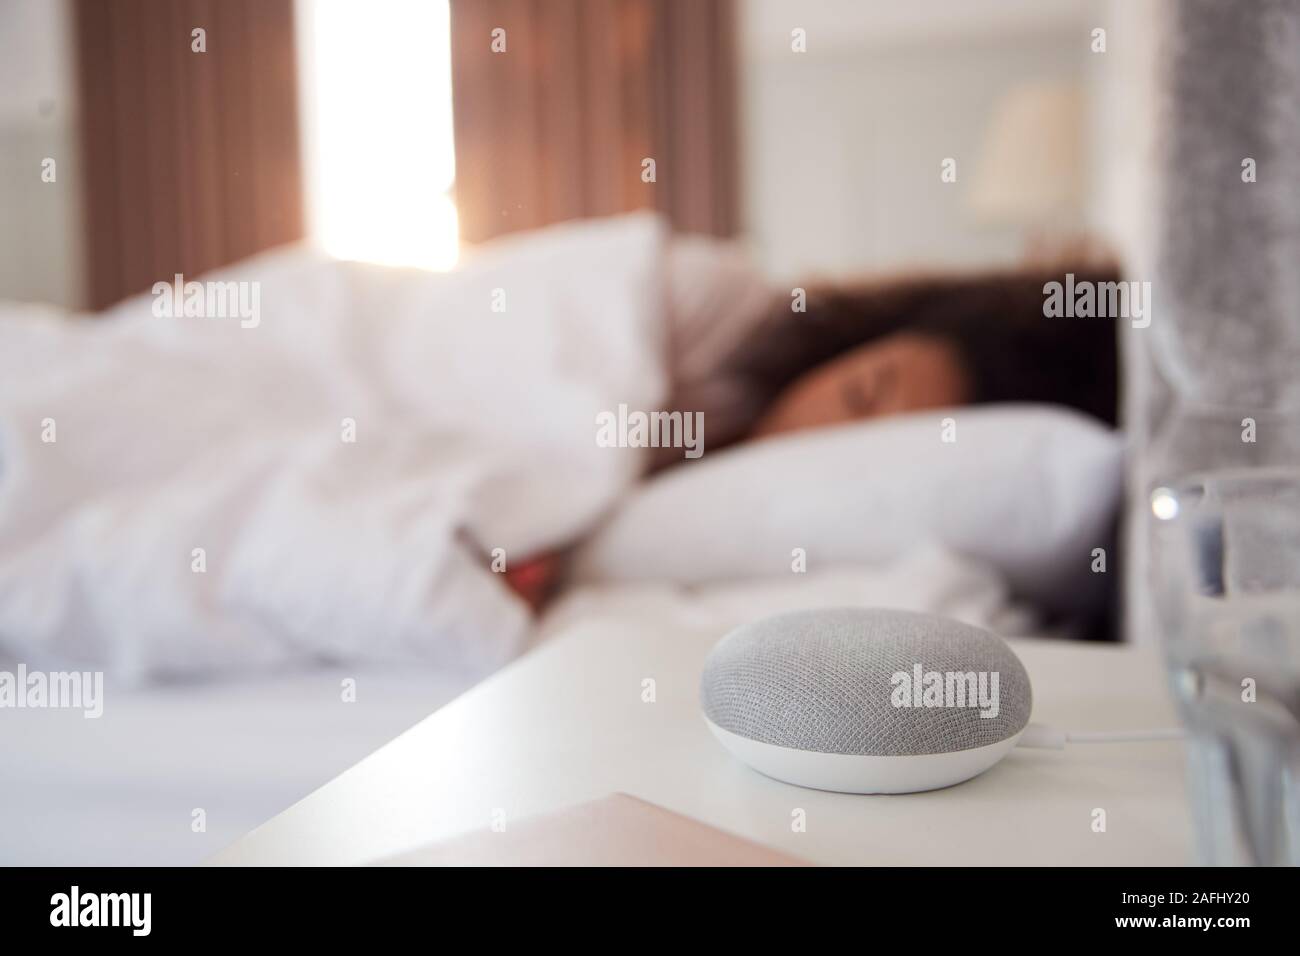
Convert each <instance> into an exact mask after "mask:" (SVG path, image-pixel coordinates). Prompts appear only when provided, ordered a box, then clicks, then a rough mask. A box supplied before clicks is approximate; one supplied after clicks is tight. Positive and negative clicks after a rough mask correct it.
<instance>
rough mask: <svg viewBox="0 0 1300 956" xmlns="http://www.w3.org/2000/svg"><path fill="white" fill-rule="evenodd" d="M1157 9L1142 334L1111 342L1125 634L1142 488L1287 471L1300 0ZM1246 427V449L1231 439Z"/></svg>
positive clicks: (1297, 405)
mask: <svg viewBox="0 0 1300 956" xmlns="http://www.w3.org/2000/svg"><path fill="white" fill-rule="evenodd" d="M1160 11H1161V24H1160V29H1159V31H1158V34H1159V41H1160V47H1159V49H1157V50H1155V51H1154V52H1155V54H1156V56H1155V62H1156V63H1157V64H1158V66H1157V70H1156V73H1157V75H1156V85H1157V93H1156V95H1157V99H1158V102H1157V103H1156V116H1155V121H1156V124H1157V132H1156V136H1155V139H1156V143H1157V156H1156V157H1155V160H1156V161H1155V163H1154V164H1152V169H1151V170H1150V173H1149V178H1150V179H1151V180H1152V185H1153V188H1152V190H1151V191H1150V192H1151V194H1152V195H1154V196H1158V197H1159V201H1158V203H1156V204H1154V206H1153V211H1154V212H1155V221H1154V223H1153V224H1152V229H1151V230H1150V241H1151V243H1152V245H1151V247H1150V248H1140V249H1138V250H1137V255H1136V257H1135V258H1136V262H1132V263H1130V267H1136V268H1137V269H1138V270H1141V271H1139V272H1137V273H1135V274H1133V275H1131V278H1135V279H1151V280H1152V283H1153V301H1154V308H1153V313H1152V322H1151V326H1150V328H1147V329H1128V328H1126V327H1125V326H1123V325H1121V333H1120V334H1121V345H1122V347H1123V349H1124V352H1125V388H1124V393H1125V403H1126V408H1125V427H1126V430H1127V431H1128V432H1129V434H1130V437H1131V439H1132V443H1133V447H1134V449H1135V454H1134V455H1133V456H1132V457H1131V468H1132V471H1131V474H1130V495H1131V498H1130V510H1129V515H1130V526H1129V534H1128V543H1129V554H1130V564H1129V576H1128V581H1127V593H1128V600H1129V620H1128V625H1129V632H1130V636H1131V637H1133V638H1136V639H1144V638H1149V637H1151V636H1153V635H1154V634H1155V633H1156V628H1157V624H1156V621H1155V619H1154V616H1153V614H1152V613H1151V606H1150V586H1151V585H1150V576H1151V573H1152V569H1151V568H1149V567H1148V566H1147V564H1148V560H1149V558H1148V552H1149V548H1148V541H1147V536H1148V534H1149V521H1150V508H1149V506H1148V494H1149V492H1150V489H1151V488H1152V487H1153V486H1154V485H1157V484H1162V483H1167V482H1169V481H1171V480H1176V479H1177V478H1179V477H1181V476H1185V475H1188V474H1190V473H1192V472H1195V471H1200V470H1204V469H1210V468H1219V467H1225V466H1246V467H1250V466H1258V465H1268V464H1300V375H1297V371H1298V370H1300V0H1258V2H1252V3H1223V2H1221V0H1177V2H1169V0H1166V2H1164V3H1163V4H1161V6H1160ZM1247 158H1249V159H1252V160H1254V161H1255V164H1256V181H1255V182H1253V183H1248V182H1243V180H1242V162H1243V160H1245V159H1247ZM1147 269H1150V270H1151V271H1150V272H1145V270H1147ZM1144 273H1145V274H1144ZM1246 418H1250V419H1253V420H1254V421H1255V423H1256V432H1257V435H1256V440H1255V441H1254V442H1246V441H1243V440H1242V431H1243V419H1246Z"/></svg>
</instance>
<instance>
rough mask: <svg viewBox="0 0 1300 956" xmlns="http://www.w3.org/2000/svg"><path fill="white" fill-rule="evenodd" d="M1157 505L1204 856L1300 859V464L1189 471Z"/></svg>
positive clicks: (1261, 861)
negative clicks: (1190, 472)
mask: <svg viewBox="0 0 1300 956" xmlns="http://www.w3.org/2000/svg"><path fill="white" fill-rule="evenodd" d="M1150 504H1151V517H1152V521H1151V532H1152V542H1151V543H1152V550H1151V559H1152V560H1151V565H1150V566H1151V569H1152V576H1153V580H1152V582H1151V584H1152V586H1153V588H1154V592H1153V596H1154V599H1155V607H1156V612H1157V615H1158V619H1159V624H1160V628H1161V630H1162V632H1163V635H1162V637H1163V644H1164V652H1165V659H1166V662H1167V665H1168V672H1169V677H1170V682H1171V686H1172V689H1173V695H1174V698H1175V700H1176V701H1177V705H1178V708H1179V712H1180V715H1181V719H1182V722H1183V725H1184V728H1185V730H1186V732H1187V735H1188V748H1187V751H1188V774H1189V780H1188V784H1189V794H1190V798H1191V803H1192V813H1193V819H1194V821H1195V826H1196V830H1197V834H1196V836H1197V848H1198V853H1199V856H1200V859H1201V862H1203V863H1205V864H1210V865H1229V866H1232V865H1292V866H1294V865H1297V864H1300V469H1231V470H1222V471H1210V472H1204V473H1201V474H1196V475H1190V476H1187V477H1185V478H1180V479H1178V480H1175V481H1171V482H1168V483H1165V484H1162V485H1160V486H1159V487H1157V488H1155V489H1153V490H1152V492H1151V495H1150Z"/></svg>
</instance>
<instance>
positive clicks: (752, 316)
mask: <svg viewBox="0 0 1300 956" xmlns="http://www.w3.org/2000/svg"><path fill="white" fill-rule="evenodd" d="M1067 271H1069V272H1073V273H1074V274H1075V276H1076V281H1083V280H1084V279H1088V280H1092V281H1096V282H1108V281H1116V280H1117V279H1118V278H1119V276H1118V271H1117V270H1116V269H1114V268H1108V267H1101V268H1096V267H1094V268H1090V267H1088V266H1069V267H1066V266H1062V267H1061V268H1058V269H1054V270H1040V271H1035V272H1028V271H1025V272H1005V273H985V274H972V275H966V276H944V277H916V278H906V279H893V280H889V281H879V282H875V283H871V284H862V285H828V286H824V287H821V288H815V287H809V288H808V290H807V292H806V297H805V300H804V302H803V304H804V306H805V308H804V310H803V311H796V308H795V303H797V298H796V297H797V293H793V292H792V291H791V290H772V289H771V288H770V287H769V286H765V285H763V284H762V283H761V282H759V281H757V280H756V279H755V274H754V272H753V270H752V268H751V267H750V266H749V264H748V261H747V260H745V259H744V258H743V257H742V256H740V255H739V254H737V253H735V252H733V251H732V250H731V249H730V247H727V246H724V245H721V244H718V243H714V242H710V241H708V240H691V239H688V240H679V241H677V242H676V243H674V244H673V246H672V247H671V248H670V252H669V309H668V312H669V324H670V338H671V342H670V362H669V365H670V368H671V369H672V371H673V378H674V386H673V396H672V398H671V399H670V401H669V402H668V406H669V410H672V411H682V412H703V414H704V422H705V426H706V435H707V437H708V444H707V448H708V450H709V451H710V452H715V453H716V452H717V451H718V450H719V449H721V448H724V447H726V446H730V445H735V444H738V443H741V442H747V441H761V440H767V439H770V438H772V437H774V436H779V435H782V434H784V433H787V432H795V431H801V430H805V429H812V428H827V427H832V426H835V425H842V424H846V423H849V422H856V421H862V420H865V419H872V418H880V417H884V416H888V415H898V414H903V413H906V412H915V411H923V410H925V409H931V408H952V407H955V406H961V405H973V404H981V403H991V402H1041V403H1051V404H1059V405H1066V406H1069V407H1071V408H1075V409H1077V410H1079V411H1081V412H1084V413H1086V414H1088V415H1091V416H1092V417H1094V418H1097V419H1099V420H1101V421H1103V422H1106V423H1107V424H1110V425H1114V424H1115V422H1116V409H1117V406H1118V395H1117V387H1118V386H1117V383H1118V359H1117V345H1116V330H1115V325H1114V322H1113V321H1112V320H1110V319H1096V318H1093V319H1061V318H1048V317H1046V316H1044V314H1043V301H1044V293H1043V286H1044V284H1045V283H1047V282H1050V281H1052V280H1053V279H1054V278H1055V279H1059V278H1060V276H1061V275H1062V274H1063V273H1064V272H1067ZM653 451H654V452H655V455H654V457H653V458H652V460H651V469H652V470H659V469H663V468H667V467H670V466H676V467H690V466H691V464H690V462H689V461H685V460H684V459H683V457H682V455H681V453H680V449H672V448H668V449H662V448H661V449H653ZM706 457H707V456H706ZM684 461H685V463H684V464H683V462H684ZM559 566H560V563H559V561H558V560H557V558H556V556H554V555H547V556H543V557H539V558H537V559H535V560H533V561H528V562H522V563H519V564H517V565H516V566H515V567H514V569H513V570H512V571H511V572H509V573H508V574H507V579H508V580H509V582H510V584H511V586H512V587H513V588H514V589H515V590H516V591H517V592H518V593H519V594H520V595H521V596H523V597H524V598H525V599H526V600H528V601H529V603H530V604H532V605H533V606H534V607H536V606H539V605H540V604H541V603H542V601H543V600H544V599H545V597H546V596H548V595H549V594H550V593H551V591H552V590H553V585H554V583H555V581H556V579H557V576H558V575H557V572H558V569H559Z"/></svg>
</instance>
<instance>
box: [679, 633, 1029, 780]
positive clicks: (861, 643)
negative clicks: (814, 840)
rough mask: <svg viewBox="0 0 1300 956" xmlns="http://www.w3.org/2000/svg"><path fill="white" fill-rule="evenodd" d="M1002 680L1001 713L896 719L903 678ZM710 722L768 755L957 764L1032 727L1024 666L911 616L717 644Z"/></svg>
mask: <svg viewBox="0 0 1300 956" xmlns="http://www.w3.org/2000/svg"><path fill="white" fill-rule="evenodd" d="M918 663H919V664H921V665H922V668H923V670H924V671H938V672H948V671H952V672H961V673H966V672H972V671H973V672H980V671H983V672H986V673H991V672H997V673H998V675H999V678H998V680H999V687H998V691H999V694H998V696H999V701H998V706H999V712H998V714H997V716H994V717H981V716H980V713H979V710H978V709H977V708H975V707H969V706H967V707H953V706H941V707H898V706H895V705H894V702H893V701H892V700H891V694H892V692H893V689H894V688H893V685H892V684H891V678H892V676H893V675H894V674H895V673H898V672H904V673H909V674H910V673H912V672H913V668H914V665H916V664H918ZM700 698H701V704H702V706H703V708H704V713H705V715H706V716H707V717H708V718H709V720H711V721H713V723H715V724H717V725H718V726H719V727H721V728H723V729H724V730H729V731H731V732H732V733H735V734H739V735H740V736H742V737H748V738H750V739H752V740H758V741H761V742H763V743H769V744H777V745H779V746H782V747H793V748H796V749H799V750H813V751H818V752H821V753H833V754H870V755H876V756H904V755H916V754H934V753H951V752H952V751H955V750H969V749H971V748H974V747H983V746H986V745H988V744H993V743H997V742H998V741H1000V740H1005V739H1006V738H1007V737H1010V736H1012V735H1013V734H1015V733H1017V732H1018V731H1020V730H1021V729H1023V728H1024V726H1025V724H1026V723H1028V722H1029V713H1030V710H1031V709H1032V695H1031V693H1030V688H1029V677H1028V675H1027V674H1026V673H1025V669H1024V666H1023V665H1022V664H1021V663H1020V660H1019V658H1017V657H1016V655H1015V654H1014V653H1013V652H1012V651H1011V649H1010V648H1009V647H1007V645H1006V643H1005V642H1003V640H1002V639H1001V638H999V637H997V636H995V635H993V634H990V633H989V632H988V631H984V630H981V629H980V628H977V627H972V626H970V625H968V624H961V623H959V622H957V621H952V620H949V619H948V618H943V617H938V616H935V615H931V614H915V613H912V612H909V611H892V610H882V609H871V608H835V609H827V610H812V611H795V612H792V613H789V614H779V615H777V616H775V617H770V618H765V619H763V620H761V621H756V622H753V623H750V624H746V625H744V626H742V627H739V628H737V629H736V630H734V631H732V632H731V633H730V634H728V635H727V636H726V637H724V638H723V639H722V641H721V642H719V644H718V646H717V647H716V648H714V650H713V653H712V654H711V655H710V656H709V659H708V661H707V662H706V664H705V667H704V676H703V678H702V680H701V685H700Z"/></svg>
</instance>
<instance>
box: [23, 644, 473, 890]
mask: <svg viewBox="0 0 1300 956" xmlns="http://www.w3.org/2000/svg"><path fill="white" fill-rule="evenodd" d="M348 677H351V678H354V679H355V680H356V701H355V703H344V702H343V700H342V681H343V680H344V679H345V678H348ZM468 683H469V680H468V679H467V678H457V677H454V676H449V675H448V674H446V673H443V672H439V671H437V670H433V669H431V668H405V669H400V670H397V669H389V670H359V669H357V668H349V669H347V670H346V671H344V670H336V669H332V668H331V669H320V670H314V671H307V672H300V673H296V674H292V675H286V676H283V677H274V678H260V679H252V680H246V681H236V682H231V681H225V682H219V683H212V684H202V685H171V686H164V687H157V688H151V689H137V690H131V691H122V692H120V693H119V692H117V691H115V689H114V688H113V686H112V685H111V684H110V685H107V686H106V687H105V690H104V713H103V716H102V717H100V718H98V719H89V720H88V719H86V718H84V717H83V716H82V714H81V712H80V711H70V710H5V711H4V712H3V713H0V864H5V865H38V864H41V865H68V866H87V865H92V866H100V865H129V866H134V865H188V864H196V863H199V862H201V861H202V860H204V859H206V858H207V857H209V856H211V855H212V854H213V853H215V852H216V851H217V850H220V849H221V848H222V847H224V846H227V845H228V844H230V843H232V842H233V841H234V840H236V839H237V838H239V837H240V836H242V835H243V834H244V833H246V832H248V831H249V830H251V829H252V828H253V827H255V826H257V825H258V824H260V823H262V822H263V821H265V820H267V819H269V818H270V817H272V816H274V815H275V814H277V813H279V812H280V811H281V810H284V809H285V808H287V807H289V806H290V805H291V804H293V803H295V802H296V801H298V800H299V799H301V798H302V797H305V796H306V795H307V794H308V793H310V792H311V791H312V790H314V789H316V788H317V787H319V786H321V785H322V784H324V783H326V782H327V781H328V780H330V779H331V778H332V777H334V776H336V775H337V774H339V773H341V772H342V771H343V770H345V769H347V768H348V767H350V766H351V765H352V764H354V763H356V762H357V761H358V760H360V759H361V758H362V757H364V756H365V755H366V754H368V753H370V752H371V751H373V750H375V749H376V748H378V747H379V746H381V745H382V744H384V743H387V742H388V741H389V740H392V739H393V738H394V737H396V736H398V734H400V733H401V732H402V731H404V730H406V729H407V728H408V727H410V726H412V725H414V724H416V723H418V722H419V721H420V720H421V719H422V718H424V717H425V716H427V715H428V714H430V713H432V712H433V711H435V710H436V709H438V707H440V706H442V704H444V703H446V702H447V701H449V700H451V699H452V698H453V697H455V696H456V695H457V694H458V693H460V692H461V691H463V690H465V689H466V687H467V685H468ZM196 808H201V809H203V810H204V811H205V813H206V831H204V832H195V831H194V830H193V829H192V820H193V816H192V814H193V811H194V810H195V809H196Z"/></svg>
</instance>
